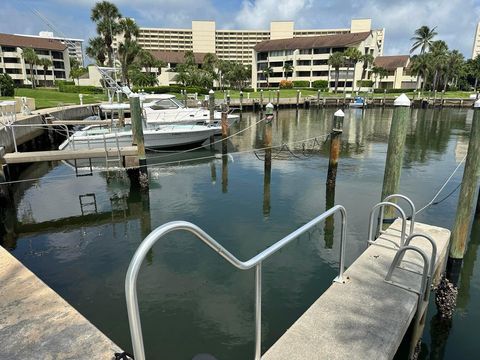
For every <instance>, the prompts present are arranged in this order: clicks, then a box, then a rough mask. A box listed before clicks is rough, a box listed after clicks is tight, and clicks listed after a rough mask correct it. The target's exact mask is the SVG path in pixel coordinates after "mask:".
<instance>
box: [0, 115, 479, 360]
mask: <svg viewBox="0 0 480 360" xmlns="http://www.w3.org/2000/svg"><path fill="white" fill-rule="evenodd" d="M333 112H334V110H333V109H320V110H318V109H311V110H300V111H298V112H296V111H295V110H282V111H280V112H279V113H278V119H276V120H275V122H274V123H273V125H272V133H273V145H274V146H278V147H277V148H275V149H274V150H273V155H272V158H273V160H272V172H271V177H270V178H269V177H268V176H267V177H266V178H265V176H264V162H263V158H264V153H263V151H262V150H259V151H256V152H254V151H253V149H260V148H262V147H263V133H264V129H265V124H264V123H263V122H259V120H260V115H259V114H253V113H246V114H243V118H242V120H241V122H240V123H239V124H236V125H235V127H233V128H232V129H231V133H235V132H238V131H241V130H243V131H242V132H241V133H239V134H238V135H237V136H234V137H232V138H231V139H230V140H229V144H228V148H229V152H230V154H231V156H229V158H228V161H223V160H222V158H221V156H219V154H220V153H219V151H220V148H221V147H220V144H217V146H216V149H215V152H212V151H210V150H209V149H208V148H205V149H203V150H197V151H193V152H185V153H183V154H171V153H164V152H161V153H160V152H155V153H150V154H149V159H148V162H149V164H150V166H149V175H150V190H149V191H148V193H145V192H139V191H136V190H131V189H130V185H129V180H128V178H126V177H124V176H120V175H118V176H113V177H112V176H111V177H108V176H107V174H105V173H101V172H96V173H94V174H93V176H88V177H81V178H76V177H75V176H74V172H73V171H72V169H71V167H69V166H68V165H66V164H63V163H43V164H35V165H32V166H30V167H28V168H26V169H25V170H24V171H23V173H22V175H21V179H30V178H35V179H38V180H36V181H34V182H24V183H20V184H18V185H15V187H14V189H13V191H14V194H15V204H14V206H11V207H7V208H6V209H4V210H3V214H2V219H3V226H2V228H1V229H0V244H1V245H3V246H4V247H6V248H7V249H9V250H10V251H11V252H12V254H13V255H14V256H15V257H17V258H18V259H19V260H20V261H21V262H22V263H23V264H25V265H26V266H27V267H28V268H29V269H31V270H32V271H33V272H34V273H35V274H37V275H38V276H39V277H40V278H41V279H42V280H43V281H45V282H46V283H47V284H48V285H49V286H51V287H52V288H53V289H54V290H55V291H57V292H58V293H59V294H60V295H61V296H63V297H64V298H65V299H66V300H67V301H68V302H69V303H70V304H72V305H73V306H74V307H75V308H76V309H78V310H79V311H80V312H81V313H82V314H83V315H85V316H86V317H87V318H88V319H89V320H90V321H91V322H92V323H94V324H95V325H96V326H97V327H98V328H99V329H101V330H102V331H103V332H104V333H105V334H107V335H108V336H109V337H110V338H112V340H114V341H115V342H116V343H117V344H118V345H120V346H121V347H123V348H124V349H125V350H127V351H131V343H130V335H129V330H128V321H127V313H126V308H125V298H124V279H125V273H126V270H127V267H128V264H129V261H130V259H131V257H132V255H133V253H134V252H135V250H136V249H137V247H138V245H139V244H140V242H141V241H142V240H143V238H144V237H145V236H146V235H147V234H148V233H149V232H150V231H151V230H153V229H154V228H155V227H157V226H159V225H162V224H164V223H165V222H168V221H173V220H187V221H191V222H193V223H195V224H196V225H198V226H200V227H201V228H202V229H204V230H205V231H206V232H207V233H209V234H210V235H211V236H212V237H214V238H215V239H216V240H217V241H218V242H220V243H221V244H222V245H223V246H224V247H226V248H227V249H228V250H229V251H230V252H232V253H233V254H234V255H236V256H237V257H238V258H239V259H241V260H246V259H248V258H250V257H252V256H253V255H255V254H257V253H258V252H260V251H261V250H263V249H265V248H266V247H268V246H269V245H271V244H273V243H274V242H276V241H278V240H279V239H281V238H282V237H284V236H285V235H287V234H289V233H290V232H292V231H294V230H295V229H297V228H298V227H299V226H301V225H303V224H304V223H306V222H307V221H309V220H311V219H312V218H313V217H315V216H317V215H319V214H320V213H322V212H323V211H325V208H326V195H327V194H326V188H325V181H326V173H327V167H328V155H327V150H328V146H327V144H326V143H325V141H326V137H325V135H326V134H327V133H328V132H329V130H330V128H331V119H332V117H333ZM391 117H392V110H391V109H368V110H366V111H361V110H347V111H346V118H345V124H344V134H343V137H342V154H341V159H340V163H339V168H338V175H337V186H336V193H335V194H328V195H329V197H330V198H331V196H332V195H334V196H335V203H337V204H342V205H344V206H345V207H346V209H347V212H348V235H347V236H348V238H347V265H348V264H350V263H351V262H352V261H353V260H354V259H355V258H356V257H358V255H359V254H360V253H361V252H362V251H363V250H364V249H365V243H366V234H367V226H368V225H367V221H368V216H369V209H370V208H371V207H372V206H373V205H374V204H375V203H377V202H378V201H379V200H380V193H381V186H382V180H383V172H384V166H385V155H386V150H387V140H388V132H389V126H390V122H391ZM471 118H472V112H471V111H467V110H459V109H444V110H412V117H411V124H410V128H409V133H408V137H407V143H406V150H405V151H406V154H405V160H404V165H403V170H402V171H403V172H402V178H401V185H400V187H401V191H400V192H401V193H403V194H405V195H407V196H409V197H411V198H412V199H413V200H414V202H415V203H416V205H417V208H419V207H421V206H423V205H424V204H426V203H427V202H428V201H430V200H431V198H432V197H433V195H434V194H435V192H436V190H437V189H438V188H439V187H440V186H441V185H442V183H443V181H444V180H445V179H446V178H447V177H448V176H449V175H450V173H451V172H452V171H453V169H454V168H455V167H456V166H457V164H458V163H459V162H460V161H461V159H462V158H463V156H464V154H465V152H466V149H467V145H468V131H469V129H470V124H471ZM304 139H308V140H307V141H304ZM282 144H288V146H283V147H282V146H281V145H282ZM461 174H462V171H459V172H458V173H457V174H456V175H455V176H454V178H453V180H452V182H451V183H450V184H449V185H448V186H447V188H446V189H445V191H444V193H443V195H447V194H448V193H449V192H451V191H452V190H454V189H455V187H457V185H458V184H459V182H460V181H461ZM269 179H270V181H268V180H269ZM443 195H442V196H440V199H442V198H443ZM457 199H458V191H457V192H455V193H454V194H453V195H452V196H450V197H448V198H447V199H446V200H445V201H443V202H442V203H441V204H439V205H436V206H432V207H430V208H428V209H427V210H426V211H425V212H423V213H422V214H421V215H420V216H419V217H418V221H421V222H425V223H429V224H432V225H438V226H443V227H448V228H451V227H452V224H453V220H454V214H455V208H456V204H457ZM338 220H339V219H336V221H337V222H336V223H335V224H334V225H335V226H334V229H331V228H330V227H328V226H327V228H325V226H324V225H323V224H322V225H321V226H319V227H318V228H317V229H315V230H314V231H311V232H310V233H308V234H305V235H303V236H301V237H300V238H299V239H298V240H297V241H295V242H294V243H292V244H291V245H289V246H288V247H287V248H285V249H284V250H282V251H281V252H280V253H278V254H276V255H275V256H274V257H272V258H271V259H269V260H268V261H266V262H265V263H264V267H263V344H262V348H263V351H265V350H266V349H267V348H268V347H270V346H271V345H272V344H273V343H274V342H275V341H276V339H278V337H279V336H281V334H282V333H284V331H285V330H286V329H287V328H288V327H289V326H290V325H291V324H292V323H293V322H294V321H295V320H296V319H297V318H298V316H299V315H301V314H302V313H303V312H304V311H305V310H306V309H307V308H308V307H309V306H310V305H311V304H312V303H313V302H314V301H315V300H316V299H317V298H318V297H319V296H320V295H321V294H322V293H323V292H324V291H325V289H327V288H328V287H329V285H330V284H331V281H332V279H333V278H334V277H335V276H336V273H337V271H338V254H339V230H340V226H339V223H338ZM332 231H333V234H334V236H333V238H332V236H331V232H332ZM479 243H480V221H476V222H474V224H473V229H472V235H471V240H470V246H469V248H468V251H467V254H466V256H465V262H464V266H463V269H462V273H461V279H460V290H459V298H458V306H457V311H456V312H455V315H454V319H453V322H452V323H451V324H444V323H441V322H440V321H439V320H438V319H437V317H436V316H435V314H436V309H435V306H434V304H431V306H430V309H429V314H428V315H429V321H428V322H427V326H426V329H425V333H424V337H423V342H422V353H421V355H420V358H421V359H474V358H477V357H478V354H479V353H480V343H479V342H478V341H477V340H476V336H475V329H476V328H477V326H478V323H479V321H480V307H479V306H478V304H479V300H480V266H479V265H478V257H479V254H478V251H477V250H478V245H479ZM253 299H254V272H253V271H243V272H242V271H239V270H236V269H234V268H232V267H231V266H230V265H229V264H228V263H226V262H225V261H224V260H223V259H222V258H220V257H219V256H218V255H217V254H215V253H214V252H212V251H211V250H210V249H209V248H208V247H206V246H205V245H203V244H202V243H200V242H199V241H198V240H196V239H195V238H194V237H193V236H191V235H188V234H185V233H174V234H169V235H168V236H166V237H165V238H164V239H163V240H162V241H160V242H158V243H157V244H156V245H155V246H154V248H153V250H152V251H151V252H150V253H149V254H148V257H147V259H146V261H145V263H144V265H143V267H142V270H141V272H140V276H139V301H140V309H141V314H142V325H143V334H144V341H145V345H146V350H147V357H149V358H152V359H156V358H168V359H172V360H174V359H191V358H192V357H193V356H194V355H196V354H198V353H211V354H213V355H215V356H216V357H217V358H218V359H221V360H225V359H233V360H237V359H238V360H244V359H249V358H252V356H253V344H254V321H253V320H254V303H253ZM381 300H382V299H379V301H381ZM368 305H369V304H365V306H368ZM406 347H407V346H404V347H402V349H401V350H400V351H399V354H398V355H397V358H398V359H405V358H406V354H405V349H404V348H406Z"/></svg>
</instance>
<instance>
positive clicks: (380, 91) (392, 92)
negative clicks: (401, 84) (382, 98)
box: [373, 89, 413, 94]
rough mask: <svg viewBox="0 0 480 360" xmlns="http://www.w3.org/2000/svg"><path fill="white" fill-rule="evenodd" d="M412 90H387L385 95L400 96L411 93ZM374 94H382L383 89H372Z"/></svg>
mask: <svg viewBox="0 0 480 360" xmlns="http://www.w3.org/2000/svg"><path fill="white" fill-rule="evenodd" d="M412 91H413V89H387V94H401V93H404V92H412ZM373 92H374V93H376V94H383V93H384V92H385V89H373Z"/></svg>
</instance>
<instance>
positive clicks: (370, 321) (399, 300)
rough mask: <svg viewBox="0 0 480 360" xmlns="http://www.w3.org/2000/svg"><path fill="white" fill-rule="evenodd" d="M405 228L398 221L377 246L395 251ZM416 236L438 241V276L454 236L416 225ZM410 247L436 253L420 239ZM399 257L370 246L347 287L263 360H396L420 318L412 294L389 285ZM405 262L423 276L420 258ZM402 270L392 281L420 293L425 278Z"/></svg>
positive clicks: (338, 287)
mask: <svg viewBox="0 0 480 360" xmlns="http://www.w3.org/2000/svg"><path fill="white" fill-rule="evenodd" d="M408 227H409V225H407V228H408ZM400 228H401V227H400V220H396V221H395V222H394V223H393V224H392V225H391V226H390V227H389V229H388V230H387V231H386V233H384V234H383V235H382V236H381V237H379V238H378V239H377V242H378V243H379V244H381V245H382V244H383V245H387V246H392V241H393V242H395V243H397V244H399V242H400V236H399V234H400ZM414 232H415V233H424V234H428V235H430V236H431V237H432V238H433V239H434V241H435V243H436V245H437V256H436V261H435V274H436V277H438V274H440V273H441V272H442V271H443V268H444V264H445V261H446V257H447V255H448V245H449V239H450V231H449V230H447V229H443V228H439V227H435V226H430V225H425V224H420V223H415V230H414ZM366 243H367V242H366V241H365V246H366ZM411 245H414V246H417V247H419V248H420V249H422V250H423V251H425V253H426V254H427V255H429V256H430V254H431V251H432V250H431V245H430V244H429V243H428V242H427V241H424V240H423V241H422V239H420V238H416V239H414V240H412V243H411ZM395 253H396V251H395V250H392V249H387V248H385V247H382V246H379V245H371V246H370V247H369V248H368V249H367V250H366V251H365V252H364V253H363V254H362V255H360V257H359V258H358V259H357V260H356V261H355V262H354V263H353V264H352V265H351V266H350V267H349V268H348V270H347V271H346V272H345V276H346V277H348V280H347V282H346V283H345V284H338V283H333V284H332V286H330V288H329V289H328V290H327V291H326V292H325V293H323V294H322V296H321V297H320V298H319V299H318V300H317V301H316V302H315V303H314V304H313V305H312V306H311V307H310V308H309V309H308V310H307V311H306V312H305V313H304V314H303V315H302V316H301V317H300V318H299V319H298V320H297V321H296V322H295V323H294V324H293V325H292V326H291V327H290V328H289V329H288V330H287V332H286V333H285V334H284V335H283V336H282V337H280V339H278V341H277V342H276V343H275V344H274V345H273V346H272V347H271V348H270V349H269V350H268V351H267V352H266V353H265V354H264V355H263V356H262V360H306V359H308V360H324V359H325V360H327V359H328V360H340V359H342V360H351V359H376V360H387V359H388V360H390V359H392V358H393V357H394V356H395V353H396V352H397V349H398V347H399V345H400V343H401V341H402V339H403V338H404V336H405V333H406V331H407V329H408V327H409V325H410V323H411V321H412V319H413V318H414V316H415V313H416V311H417V301H418V295H417V294H416V293H414V292H413V291H409V290H406V289H403V288H400V287H398V286H395V285H392V284H390V283H387V282H385V281H384V279H385V276H386V274H387V271H388V269H389V267H390V264H391V263H392V260H393V257H394V255H395ZM404 260H405V261H404V262H402V264H401V266H402V268H408V269H409V270H416V271H419V270H420V271H421V267H420V266H421V264H422V261H421V259H420V257H419V256H418V255H417V254H415V253H412V252H407V253H406V256H405V258H404ZM402 268H397V269H396V270H395V272H394V277H393V278H392V280H394V281H395V282H396V283H400V284H402V285H405V286H407V287H409V288H411V289H418V288H419V286H420V275H418V274H416V273H413V272H411V271H407V270H404V269H402ZM434 278H435V277H434Z"/></svg>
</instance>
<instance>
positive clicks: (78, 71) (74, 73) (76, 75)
mask: <svg viewBox="0 0 480 360" xmlns="http://www.w3.org/2000/svg"><path fill="white" fill-rule="evenodd" d="M87 72H88V69H86V68H84V67H81V66H76V67H74V68H72V69H70V77H71V78H72V79H77V85H80V76H82V75H83V74H86V73H87Z"/></svg>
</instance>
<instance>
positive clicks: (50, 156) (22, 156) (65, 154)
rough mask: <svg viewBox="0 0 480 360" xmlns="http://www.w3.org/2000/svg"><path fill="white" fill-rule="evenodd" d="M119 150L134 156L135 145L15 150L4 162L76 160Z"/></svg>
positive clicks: (112, 155) (112, 154)
mask: <svg viewBox="0 0 480 360" xmlns="http://www.w3.org/2000/svg"><path fill="white" fill-rule="evenodd" d="M118 152H120V156H121V157H126V156H136V155H137V147H136V146H125V147H120V148H118V149H117V148H116V147H114V148H107V151H105V149H103V148H97V149H79V150H52V151H30V152H15V153H9V154H5V156H4V160H5V163H6V164H22V163H32V162H39V161H58V160H78V159H95V158H105V157H107V156H108V157H115V156H118Z"/></svg>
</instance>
